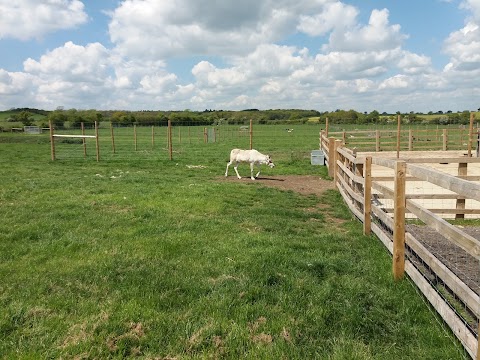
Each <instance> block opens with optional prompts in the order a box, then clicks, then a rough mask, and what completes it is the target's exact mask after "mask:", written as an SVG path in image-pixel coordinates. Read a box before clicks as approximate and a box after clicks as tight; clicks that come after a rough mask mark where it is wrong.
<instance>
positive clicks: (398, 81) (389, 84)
mask: <svg viewBox="0 0 480 360" xmlns="http://www.w3.org/2000/svg"><path fill="white" fill-rule="evenodd" d="M410 84H411V81H410V78H409V77H407V76H406V75H395V76H393V77H391V78H388V79H386V80H384V81H383V82H382V83H381V84H380V86H379V88H380V89H381V90H382V89H405V88H408V87H409V86H410Z"/></svg>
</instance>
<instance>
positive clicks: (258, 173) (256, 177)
mask: <svg viewBox="0 0 480 360" xmlns="http://www.w3.org/2000/svg"><path fill="white" fill-rule="evenodd" d="M258 175H260V168H258V172H257V175H255V179H258Z"/></svg>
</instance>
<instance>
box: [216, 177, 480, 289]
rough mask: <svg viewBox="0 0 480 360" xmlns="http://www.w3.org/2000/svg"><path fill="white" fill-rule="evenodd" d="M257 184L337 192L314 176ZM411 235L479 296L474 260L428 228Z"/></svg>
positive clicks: (476, 232)
mask: <svg viewBox="0 0 480 360" xmlns="http://www.w3.org/2000/svg"><path fill="white" fill-rule="evenodd" d="M223 179H224V180H225V181H229V182H230V181H231V182H242V183H246V182H247V183H254V182H253V181H252V180H251V179H250V178H249V177H243V178H242V179H241V180H239V179H237V177H236V176H229V177H227V178H226V179H225V178H223ZM255 182H256V183H261V184H263V185H265V186H271V187H274V188H277V189H280V190H285V191H288V190H291V191H295V192H298V193H300V194H302V195H312V194H313V195H318V196H320V195H321V194H322V193H323V192H325V191H326V190H329V189H334V188H335V187H334V186H333V181H331V180H324V179H321V178H320V177H318V176H313V175H288V176H287V175H285V176H268V177H267V176H265V177H262V176H260V178H258V179H257V180H255ZM408 231H409V232H410V233H412V235H413V236H414V237H415V238H416V239H417V240H418V241H420V242H421V243H422V244H423V245H424V246H425V247H427V248H428V249H429V250H430V251H431V252H432V254H434V255H435V256H436V257H437V258H438V259H440V260H441V261H442V262H443V263H444V264H445V265H446V266H447V267H448V268H450V270H452V271H453V272H454V273H455V274H456V275H457V276H458V277H459V278H461V279H462V281H464V282H465V284H467V285H468V286H469V287H470V288H471V289H472V290H473V291H475V292H476V293H477V294H480V265H479V263H478V261H477V260H476V259H475V258H474V257H472V256H470V255H468V254H467V253H466V252H465V251H463V250H462V249H460V248H459V247H458V246H456V245H454V244H452V243H451V242H450V241H448V240H447V239H445V238H444V237H443V236H441V235H439V234H438V233H437V232H436V231H435V230H433V229H431V228H429V227H428V226H418V225H409V226H408ZM462 231H464V232H466V233H467V234H469V235H471V236H473V237H475V238H477V239H479V240H480V228H479V227H466V226H465V227H463V228H462Z"/></svg>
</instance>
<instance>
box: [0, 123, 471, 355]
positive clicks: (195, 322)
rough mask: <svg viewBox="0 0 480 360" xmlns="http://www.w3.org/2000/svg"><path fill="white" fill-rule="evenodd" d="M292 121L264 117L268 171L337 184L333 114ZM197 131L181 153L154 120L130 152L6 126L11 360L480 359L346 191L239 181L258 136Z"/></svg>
mask: <svg viewBox="0 0 480 360" xmlns="http://www.w3.org/2000/svg"><path fill="white" fill-rule="evenodd" d="M292 128H294V130H293V131H292V132H290V133H289V132H287V131H285V129H283V128H282V127H277V128H268V127H265V128H258V130H259V133H258V136H257V137H255V138H254V147H256V148H258V150H261V151H263V152H267V153H270V154H271V155H272V156H273V160H274V162H275V163H276V167H275V168H274V169H270V168H266V167H264V168H263V170H262V175H263V176H266V177H273V176H278V175H295V174H303V175H305V174H311V175H315V176H318V177H324V178H325V177H326V169H325V168H324V167H322V166H316V167H313V166H311V165H310V157H309V154H310V150H312V149H316V148H318V130H319V126H316V125H305V126H301V127H300V126H299V127H296V126H292ZM179 129H180V128H174V132H173V138H172V142H173V148H174V153H173V161H170V160H169V159H168V154H167V152H166V150H165V148H166V132H165V129H157V130H156V131H158V133H156V134H155V135H156V138H155V143H154V144H152V142H151V138H150V135H151V133H150V131H151V130H150V129H147V128H145V129H138V131H139V132H140V133H141V134H142V136H141V137H140V138H139V139H138V143H137V146H138V148H137V151H135V150H134V141H133V138H132V131H131V129H119V130H116V131H117V133H116V135H117V137H116V138H115V140H116V141H117V142H118V143H117V147H118V149H117V150H118V152H117V153H115V154H114V153H113V152H112V149H111V139H110V138H109V137H108V134H109V130H108V129H101V132H102V137H101V144H100V146H101V155H100V156H101V161H100V162H96V161H95V158H94V156H93V151H92V144H91V143H90V142H89V143H88V153H87V157H86V159H84V157H83V145H82V144H81V142H80V143H79V142H76V141H70V142H68V141H67V142H61V141H60V140H57V149H56V151H57V156H58V160H57V161H51V160H50V143H49V137H48V134H42V135H26V134H12V133H4V134H0V153H1V154H2V156H1V157H0V167H1V169H2V171H1V172H0V219H1V221H0V309H1V310H0V358H2V359H46V358H78V359H80V358H85V359H99V358H125V357H134V356H137V357H139V358H144V359H206V358H219V359H239V358H246V359H382V360H383V359H394V358H395V359H467V358H468V355H467V354H466V353H465V351H464V350H463V348H462V346H461V345H460V344H459V343H458V341H457V340H456V339H455V337H454V336H453V334H452V333H451V331H450V330H449V329H448V328H447V327H446V326H445V325H444V324H443V323H442V321H441V320H440V318H439V316H437V315H436V314H435V313H434V311H432V309H431V308H430V306H429V305H428V304H427V303H426V301H425V300H424V299H423V298H422V296H421V295H420V294H419V292H418V291H417V290H416V289H415V287H414V286H413V285H412V283H411V282H410V281H409V280H408V279H405V280H403V281H400V282H397V283H395V282H394V281H393V280H392V274H391V258H390V255H389V254H388V251H387V250H386V249H385V248H384V247H383V245H382V244H381V242H380V241H379V240H378V239H376V238H375V237H374V236H364V235H363V234H362V225H361V223H360V222H358V221H357V220H356V219H355V218H354V217H353V216H352V215H351V213H350V212H349V210H348V208H347V207H346V206H344V204H343V201H342V199H341V196H340V195H339V193H338V192H336V191H333V190H330V191H327V192H326V193H324V194H323V195H321V196H313V195H310V196H305V195H300V194H298V193H295V192H292V191H281V190H278V189H274V188H270V187H266V186H265V185H262V184H260V183H258V182H253V181H250V180H248V181H247V180H242V181H237V180H234V181H225V180H224V176H223V174H224V172H225V165H226V161H227V159H228V154H229V151H230V149H231V148H232V147H233V146H239V147H247V146H248V141H249V139H248V137H246V136H244V134H242V135H239V134H238V127H237V128H236V129H235V131H230V132H229V131H226V130H225V128H224V131H223V133H222V132H221V133H220V135H219V136H220V137H219V139H218V141H217V142H215V143H204V142H203V138H202V137H201V135H200V138H199V137H198V136H194V135H193V134H198V132H197V131H198V129H196V128H193V129H190V137H189V136H188V128H182V129H181V130H180V131H179ZM262 129H263V131H260V130H262ZM91 131H92V130H90V129H89V130H88V132H91ZM296 134H298V135H296ZM222 136H223V137H222ZM93 146H94V145H93ZM239 171H240V172H241V173H242V174H245V175H246V174H248V172H249V170H248V166H246V165H241V166H240V167H239ZM230 176H232V177H233V176H234V175H233V169H232V172H231V175H230Z"/></svg>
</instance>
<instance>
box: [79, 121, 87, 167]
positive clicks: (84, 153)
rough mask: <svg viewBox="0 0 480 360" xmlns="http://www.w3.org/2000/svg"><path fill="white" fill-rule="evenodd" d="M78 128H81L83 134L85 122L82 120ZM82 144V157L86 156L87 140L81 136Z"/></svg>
mask: <svg viewBox="0 0 480 360" xmlns="http://www.w3.org/2000/svg"><path fill="white" fill-rule="evenodd" d="M80 129H81V130H82V135H85V124H84V123H83V121H82V122H81V123H80ZM82 144H83V157H84V158H86V157H87V140H85V138H82Z"/></svg>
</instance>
